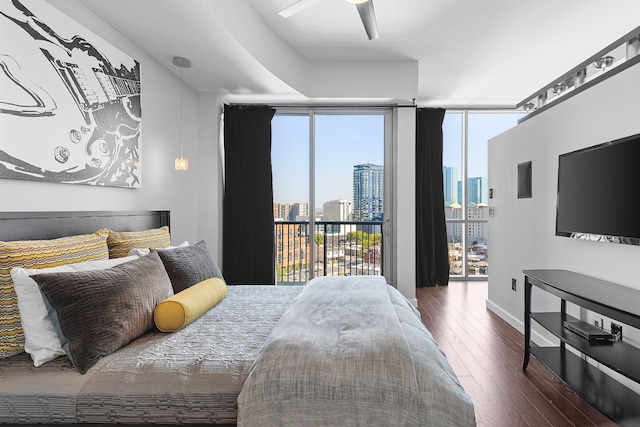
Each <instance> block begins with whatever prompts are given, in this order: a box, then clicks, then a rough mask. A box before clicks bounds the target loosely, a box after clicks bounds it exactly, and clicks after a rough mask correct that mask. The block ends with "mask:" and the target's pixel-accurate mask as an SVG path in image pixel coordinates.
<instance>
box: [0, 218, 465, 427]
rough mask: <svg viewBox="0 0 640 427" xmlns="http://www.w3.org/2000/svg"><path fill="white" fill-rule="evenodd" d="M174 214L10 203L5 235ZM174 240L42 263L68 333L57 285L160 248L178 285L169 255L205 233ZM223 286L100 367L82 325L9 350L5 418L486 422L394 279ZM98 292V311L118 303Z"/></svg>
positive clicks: (117, 226)
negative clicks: (40, 345)
mask: <svg viewBox="0 0 640 427" xmlns="http://www.w3.org/2000/svg"><path fill="white" fill-rule="evenodd" d="M169 220H170V215H169V213H168V212H166V211H154V212H80V213H77V212H76V213H71V212H53V213H43V212H40V213H0V244H1V243H2V242H3V241H4V242H7V241H9V240H18V239H57V238H61V237H63V236H73V235H76V234H81V233H93V232H95V231H96V230H101V229H105V228H106V229H110V230H121V231H122V232H131V233H135V232H136V231H143V230H155V229H161V228H163V227H168V226H169ZM166 243H167V242H166V241H165V242H164V244H163V246H164V248H163V247H159V248H158V249H157V250H151V252H150V253H149V254H148V255H147V254H142V255H141V256H140V257H139V258H137V259H134V260H133V261H127V262H123V263H121V264H119V265H118V266H116V267H111V268H108V269H104V270H100V273H95V272H93V271H92V272H84V271H81V272H71V273H68V272H61V273H57V272H53V273H48V274H37V273H36V274H32V275H31V276H30V277H31V278H33V280H36V281H38V284H39V286H40V289H41V291H42V293H43V294H44V295H46V296H47V298H44V299H45V300H49V301H48V302H49V305H48V306H47V309H49V310H53V311H49V314H50V315H51V313H54V314H55V315H60V319H57V320H56V321H57V322H58V323H56V324H55V326H56V328H58V329H56V331H57V332H58V333H63V335H65V337H67V335H69V334H67V333H66V332H65V331H68V329H66V330H65V331H61V329H62V328H63V327H62V326H61V325H60V324H59V323H63V321H64V319H65V314H64V313H65V312H64V311H62V310H63V309H62V308H60V307H57V306H56V303H55V301H56V299H55V297H56V294H55V292H62V291H59V290H55V291H54V293H53V294H49V293H48V292H49V288H47V286H51V284H52V283H53V284H56V283H57V284H58V285H59V284H60V283H65V284H67V283H71V284H73V283H75V282H76V281H80V280H81V279H86V278H87V277H94V276H95V275H97V276H99V277H101V278H103V277H112V276H109V275H110V274H112V273H111V272H112V271H117V272H116V273H113V274H124V273H121V272H122V271H125V272H126V273H127V274H128V275H129V276H130V275H131V271H137V270H132V269H133V268H134V267H133V266H134V265H135V266H136V267H135V268H138V267H137V266H143V267H144V268H147V267H148V266H150V265H155V264H151V262H152V261H151V260H153V262H154V263H157V260H156V258H162V259H161V261H162V262H164V267H165V270H166V272H167V275H168V277H169V279H171V285H175V281H173V279H174V276H175V274H176V273H175V271H173V267H172V264H170V263H167V262H166V260H165V259H164V258H163V257H165V256H167V255H168V254H172V255H171V257H174V256H176V255H173V254H176V253H182V252H181V251H194V250H195V249H194V248H197V247H199V245H200V242H198V243H197V244H191V245H189V246H186V247H179V246H176V247H171V246H170V245H169V248H170V249H169V248H167V247H166V246H167V244H166ZM173 243H179V242H173ZM180 246H182V245H180ZM200 246H201V245H200ZM141 248H144V245H143V246H141ZM186 248H189V249H186ZM110 249H111V248H110ZM205 252H206V250H205ZM185 253H188V252H185ZM190 253H193V252H190ZM158 255H161V257H158ZM0 256H1V254H0ZM171 257H170V259H171ZM195 259H196V260H197V257H196V258H195ZM0 261H1V260H0ZM185 262H186V261H185V260H184V259H180V265H179V266H180V267H182V264H183V263H185ZM143 263H147V264H144V265H143ZM186 263H187V264H188V262H186ZM139 268H142V267H139ZM154 268H155V267H154ZM216 268H217V267H216ZM197 269H199V268H197ZM0 273H1V271H0ZM153 274H155V270H154V273H152V275H153ZM207 274H208V275H209V276H212V277H211V278H210V279H206V280H203V281H202V282H200V283H197V284H192V285H189V286H187V287H186V288H185V289H182V290H179V291H178V289H177V288H175V286H174V288H173V290H174V291H176V292H175V295H179V294H180V295H181V294H183V293H185V292H190V291H193V290H196V289H197V288H198V287H199V286H201V283H208V282H209V281H212V280H214V281H215V280H218V282H216V284H219V282H220V281H222V282H223V278H222V277H220V278H218V277H215V276H216V274H217V273H216V272H215V271H213V272H211V273H207ZM113 277H120V276H113ZM154 277H155V276H154ZM62 279H64V282H60V280H62ZM56 280H58V282H56ZM154 280H155V281H156V282H158V281H161V280H159V279H158V280H156V279H154ZM143 282H144V281H143ZM83 286H84V285H83ZM154 286H155V285H154ZM58 288H60V286H58ZM62 288H64V286H63V287H62ZM69 289H70V290H66V292H72V290H73V289H75V288H73V286H71V285H69ZM154 289H155V288H154ZM154 292H156V291H155V290H154ZM163 292H165V293H166V291H163ZM224 292H225V294H224V296H222V297H220V298H219V299H218V300H217V301H216V302H215V304H213V306H212V307H210V308H208V309H206V310H204V309H203V310H201V311H202V313H201V314H199V315H197V316H196V315H194V316H192V317H193V318H192V319H190V320H189V322H187V323H184V324H183V325H180V327H177V329H175V330H170V331H168V332H161V331H160V330H159V326H157V325H158V323H157V322H156V327H152V328H148V327H147V329H146V330H145V331H144V333H142V334H140V335H139V336H136V337H135V338H133V339H131V340H130V341H129V342H125V344H123V345H121V346H120V347H118V348H115V349H114V350H111V349H109V350H107V351H105V353H104V354H99V355H98V357H96V356H95V354H94V355H92V357H93V359H90V360H89V365H87V366H88V367H87V366H85V365H82V364H81V363H80V362H79V361H82V360H83V356H82V353H79V352H78V350H77V349H78V348H79V347H78V346H76V347H72V345H73V344H75V343H76V338H74V337H73V336H71V337H67V338H68V341H69V342H67V344H66V345H67V346H66V347H64V348H63V349H66V350H67V353H66V354H65V353H60V355H59V357H56V358H54V359H53V360H50V361H47V362H45V363H42V364H41V365H40V366H38V367H35V366H34V360H35V359H34V358H33V357H32V355H31V354H28V353H25V352H17V354H13V355H10V356H8V357H4V358H1V359H0V378H1V379H2V380H1V381H0V423H7V424H47V423H52V424H60V423H63V424H65V423H74V424H127V425H143V424H217V425H235V424H236V423H238V425H241V426H244V427H250V426H261V425H283V426H284V425H292V426H293V425H305V426H306V425H372V424H375V425H416V426H417V425H433V426H473V425H475V417H474V408H473V403H472V402H471V400H470V398H469V397H468V395H467V394H466V393H465V392H464V389H463V388H462V386H461V385H460V383H459V381H458V380H457V378H456V376H455V374H454V372H453V370H452V369H451V366H450V365H449V363H448V362H447V360H446V357H445V355H444V354H443V353H442V352H441V351H440V349H439V348H438V346H437V344H436V343H435V342H434V341H433V338H432V337H431V335H430V333H429V332H428V331H427V330H426V328H424V326H423V325H422V323H421V322H420V319H419V314H418V312H417V310H415V309H414V308H413V307H412V306H411V305H410V304H409V303H408V302H407V301H406V299H405V298H404V297H402V295H401V294H400V293H399V292H398V291H397V290H395V289H394V288H393V287H391V286H389V285H388V284H386V282H385V281H384V279H383V278H381V277H377V278H364V277H343V278H330V277H327V278H319V279H314V280H313V281H311V282H310V283H309V284H308V285H307V286H305V287H302V286H255V285H247V286H225V287H224ZM170 293H171V294H174V292H170ZM175 295H170V296H169V297H168V298H167V299H171V298H172V297H175ZM166 296H167V295H165V294H164V293H161V294H159V296H158V297H157V298H156V300H158V301H159V300H162V299H163V298H165V297H166ZM67 298H68V297H67ZM103 298H104V299H107V298H108V297H103ZM165 301H166V300H165ZM165 301H162V303H165ZM93 304H94V305H93V306H95V313H93V314H94V316H98V315H99V314H100V313H101V311H100V310H102V309H103V307H102V306H103V305H108V304H107V303H105V304H103V303H101V302H100V301H99V302H98V303H95V302H94V303H93ZM153 305H156V308H158V307H160V306H161V305H162V304H160V303H158V302H154V303H153ZM105 310H106V309H105ZM157 313H158V312H157V311H156V314H157ZM54 317H55V316H54ZM89 319H90V318H89ZM90 320H91V319H90ZM154 320H155V319H154ZM85 322H87V323H91V322H90V321H87V320H85ZM54 323H55V322H54ZM96 323H100V322H96ZM96 327H101V326H100V325H98V326H96ZM111 329H114V330H115V329H118V330H119V328H111ZM122 329H124V330H126V329H127V327H123V328H122ZM60 336H62V335H60ZM77 342H80V343H83V341H77ZM80 347H81V346H80ZM101 351H102V350H101ZM94 359H95V360H94ZM85 368H86V369H85ZM83 372H84V373H83Z"/></svg>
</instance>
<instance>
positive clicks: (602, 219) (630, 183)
mask: <svg viewBox="0 0 640 427" xmlns="http://www.w3.org/2000/svg"><path fill="white" fill-rule="evenodd" d="M639 194H640V134H638V135H632V136H629V137H626V138H621V139H617V140H614V141H609V142H606V143H604V144H599V145H595V146H593V147H588V148H585V149H582V150H578V151H572V152H570V153H565V154H561V155H560V156H559V159H558V197H557V204H556V235H558V236H567V237H574V238H578V239H585V240H597V241H603V242H614V243H625V244H631V245H640V215H639V214H638V210H637V209H636V208H635V205H636V203H637V201H638V200H637V199H638V195H639Z"/></svg>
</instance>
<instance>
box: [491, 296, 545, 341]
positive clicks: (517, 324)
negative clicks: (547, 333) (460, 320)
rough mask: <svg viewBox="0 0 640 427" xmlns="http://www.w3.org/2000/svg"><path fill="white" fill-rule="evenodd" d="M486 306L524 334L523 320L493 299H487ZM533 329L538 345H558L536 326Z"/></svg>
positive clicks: (533, 336) (532, 339) (532, 335)
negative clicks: (539, 331)
mask: <svg viewBox="0 0 640 427" xmlns="http://www.w3.org/2000/svg"><path fill="white" fill-rule="evenodd" d="M486 306H487V309H488V310H490V311H491V312H493V314H495V315H496V316H498V317H500V318H501V319H502V320H504V321H505V322H507V323H508V324H509V325H511V326H513V327H514V328H515V329H516V330H517V331H518V332H520V333H521V334H524V323H522V321H521V320H520V319H518V318H516V317H514V316H512V315H511V313H509V312H507V311H505V310H503V309H502V307H500V306H499V305H497V304H495V303H493V302H492V301H490V300H488V299H487V303H486ZM531 329H532V330H531V341H533V343H534V344H537V345H539V346H541V347H547V346H554V345H556V344H554V343H553V342H551V341H549V340H548V339H547V338H546V337H544V336H542V335H540V334H539V333H538V332H536V330H535V327H532V328H531Z"/></svg>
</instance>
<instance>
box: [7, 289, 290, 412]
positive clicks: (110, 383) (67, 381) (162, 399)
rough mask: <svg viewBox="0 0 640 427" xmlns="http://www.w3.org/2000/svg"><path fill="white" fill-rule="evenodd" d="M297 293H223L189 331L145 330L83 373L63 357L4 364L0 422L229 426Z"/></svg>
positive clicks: (15, 359) (20, 358)
mask: <svg viewBox="0 0 640 427" xmlns="http://www.w3.org/2000/svg"><path fill="white" fill-rule="evenodd" d="M301 290H302V287H298V286H255V285H250V286H228V294H227V297H226V298H225V299H224V300H222V301H221V302H220V303H219V304H218V305H216V306H215V307H213V308H212V309H210V310H209V311H208V312H206V313H205V314H204V315H202V316H201V317H200V318H199V319H197V320H196V321H194V322H193V323H191V324H190V325H188V326H186V327H185V328H183V329H181V330H179V331H177V332H174V333H169V334H165V333H162V332H159V331H152V332H149V333H147V334H145V335H143V336H142V337H140V338H138V339H136V340H135V341H133V342H131V343H130V344H129V345H127V346H125V347H123V348H122V349H120V350H118V351H117V352H115V353H113V354H111V355H109V356H107V357H104V358H102V359H101V360H100V361H98V363H97V364H96V365H95V366H94V367H92V368H91V369H90V370H89V371H88V372H87V373H86V374H84V375H82V374H80V373H79V372H78V371H76V370H75V369H74V368H73V366H72V364H71V362H70V361H69V359H68V358H67V357H66V356H64V357H60V358H58V359H56V360H53V361H51V362H48V363H45V364H44V365H42V366H40V367H38V368H35V367H34V366H33V363H32V361H31V358H30V357H29V355H27V354H25V353H22V354H18V355H16V356H12V357H9V358H7V359H0V378H1V379H2V380H1V381H0V423H9V424H18V423H23V424H35V423H124V424H146V423H154V424H179V423H187V424H192V423H195V424H198V423H199V424H204V423H207V424H234V423H235V422H236V419H237V414H238V409H237V397H238V394H239V393H240V391H241V389H242V386H243V384H244V382H245V379H246V377H247V375H248V373H249V370H250V368H251V365H252V364H253V362H254V360H255V359H256V357H257V355H258V353H259V351H260V350H261V348H262V346H263V344H264V342H265V341H266V339H267V337H268V336H269V334H270V333H271V331H272V329H273V328H274V326H275V324H276V323H277V322H278V320H279V319H280V318H281V317H282V315H283V313H284V312H285V310H286V309H287V308H288V307H289V305H290V304H291V301H292V300H293V299H294V298H295V297H296V296H297V295H298V294H299V293H300V291H301Z"/></svg>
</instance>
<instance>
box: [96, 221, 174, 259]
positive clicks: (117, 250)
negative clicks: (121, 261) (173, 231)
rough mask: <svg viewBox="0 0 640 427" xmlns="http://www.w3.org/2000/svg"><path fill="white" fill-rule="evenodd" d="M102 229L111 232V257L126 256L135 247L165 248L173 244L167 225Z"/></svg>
mask: <svg viewBox="0 0 640 427" xmlns="http://www.w3.org/2000/svg"><path fill="white" fill-rule="evenodd" d="M100 231H106V232H108V233H109V237H108V238H107V245H108V246H109V258H122V257H125V256H127V255H128V254H129V251H130V250H131V249H134V248H165V247H167V246H169V245H171V235H170V234H169V227H167V226H166V225H165V226H164V227H160V228H153V229H151V230H145V231H112V230H108V229H106V228H105V229H103V230H100Z"/></svg>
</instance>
